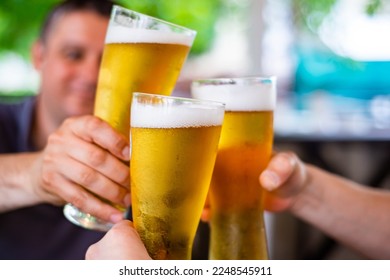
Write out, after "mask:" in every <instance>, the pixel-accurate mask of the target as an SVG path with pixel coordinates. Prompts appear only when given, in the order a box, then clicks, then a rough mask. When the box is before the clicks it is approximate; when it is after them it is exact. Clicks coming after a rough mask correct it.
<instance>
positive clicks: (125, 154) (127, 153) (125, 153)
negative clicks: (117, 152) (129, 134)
mask: <svg viewBox="0 0 390 280" xmlns="http://www.w3.org/2000/svg"><path fill="white" fill-rule="evenodd" d="M122 155H123V157H124V158H125V159H129V158H130V147H129V146H126V147H124V148H123V150H122Z"/></svg>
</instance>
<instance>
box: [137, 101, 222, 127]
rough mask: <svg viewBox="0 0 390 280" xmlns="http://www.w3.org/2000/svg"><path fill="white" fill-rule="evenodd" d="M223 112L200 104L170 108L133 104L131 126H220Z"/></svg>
mask: <svg viewBox="0 0 390 280" xmlns="http://www.w3.org/2000/svg"><path fill="white" fill-rule="evenodd" d="M223 117H224V110H223V108H220V109H218V110H216V109H215V108H211V107H209V106H208V107H206V106H204V105H201V104H191V105H188V104H186V105H175V106H171V107H169V108H168V107H167V106H164V105H163V104H160V105H151V104H140V103H136V102H133V104H132V107H131V126H132V127H147V128H179V127H200V126H217V125H222V121H223Z"/></svg>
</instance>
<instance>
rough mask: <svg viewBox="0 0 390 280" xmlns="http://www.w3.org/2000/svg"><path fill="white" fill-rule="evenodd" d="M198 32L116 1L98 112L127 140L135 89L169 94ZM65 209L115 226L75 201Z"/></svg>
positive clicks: (93, 224) (77, 220) (101, 226)
mask: <svg viewBox="0 0 390 280" xmlns="http://www.w3.org/2000/svg"><path fill="white" fill-rule="evenodd" d="M195 35H196V32H195V31H193V30H190V29H187V28H184V27H180V26H177V25H174V24H171V23H168V22H165V21H162V20H159V19H156V18H152V17H149V16H146V15H143V14H140V13H137V12H134V11H131V10H128V9H124V8H122V7H119V6H114V8H113V10H112V13H111V18H110V23H109V26H108V30H107V34H106V39H105V46H104V52H103V58H102V63H101V66H100V71H99V80H98V85H97V93H96V100H95V109H94V115H95V116H97V117H99V118H101V119H103V120H105V121H107V122H108V123H109V124H110V125H111V126H112V127H114V128H115V129H116V130H117V131H118V132H120V133H121V134H122V135H124V136H125V137H126V138H127V139H128V138H129V128H130V120H129V116H130V106H131V100H132V95H133V92H136V91H144V92H148V93H158V94H163V95H170V94H171V92H172V90H173V88H174V86H175V83H176V80H177V78H178V76H179V73H180V70H181V68H182V66H183V64H184V62H185V60H186V57H187V55H188V52H189V50H190V48H191V46H192V43H193V40H194V38H195ZM102 200H104V199H102ZM122 210H123V209H122ZM64 214H65V216H66V217H67V218H68V219H69V220H70V221H71V222H73V223H74V224H76V225H79V226H82V227H85V228H89V229H95V230H101V231H107V230H108V229H109V228H111V226H112V224H111V223H108V222H106V221H102V220H100V219H98V218H96V217H94V216H92V215H90V214H88V213H83V212H81V211H80V210H79V209H78V208H77V207H75V206H74V205H72V204H67V205H66V206H65V208H64Z"/></svg>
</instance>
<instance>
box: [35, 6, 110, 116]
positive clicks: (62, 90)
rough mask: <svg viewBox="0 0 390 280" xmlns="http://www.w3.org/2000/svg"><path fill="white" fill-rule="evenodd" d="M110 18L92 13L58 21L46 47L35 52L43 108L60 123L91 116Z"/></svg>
mask: <svg viewBox="0 0 390 280" xmlns="http://www.w3.org/2000/svg"><path fill="white" fill-rule="evenodd" d="M107 26H108V18H105V17H103V16H100V15H98V14H95V13H93V12H86V11H83V12H73V13H69V14H65V15H63V16H61V17H60V18H58V19H57V20H56V22H55V24H54V26H53V27H52V28H51V29H50V30H49V33H48V36H47V40H46V42H45V43H43V44H42V43H39V44H38V46H36V50H35V51H34V52H33V55H34V64H35V67H36V69H37V70H38V71H39V72H40V74H41V87H40V92H39V94H40V95H41V100H40V102H42V104H41V105H42V107H41V109H43V110H46V111H47V112H48V113H49V114H46V116H49V117H51V118H54V120H55V121H56V122H59V123H61V122H62V121H63V120H64V119H65V118H67V117H71V116H78V115H84V114H91V113H92V111H93V103H94V98H95V90H96V84H97V78H98V72H99V66H100V60H101V56H102V52H103V47H104V38H105V34H106V30H107Z"/></svg>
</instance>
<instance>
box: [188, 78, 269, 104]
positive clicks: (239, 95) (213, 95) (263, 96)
mask: <svg viewBox="0 0 390 280" xmlns="http://www.w3.org/2000/svg"><path fill="white" fill-rule="evenodd" d="M191 94H192V97H193V98H197V99H203V100H213V101H218V102H223V103H225V104H226V107H225V110H226V111H271V110H274V109H275V105H276V88H275V84H274V83H262V84H251V85H244V84H223V85H221V84H220V85H212V84H209V85H201V86H196V85H193V86H192V88H191Z"/></svg>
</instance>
